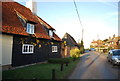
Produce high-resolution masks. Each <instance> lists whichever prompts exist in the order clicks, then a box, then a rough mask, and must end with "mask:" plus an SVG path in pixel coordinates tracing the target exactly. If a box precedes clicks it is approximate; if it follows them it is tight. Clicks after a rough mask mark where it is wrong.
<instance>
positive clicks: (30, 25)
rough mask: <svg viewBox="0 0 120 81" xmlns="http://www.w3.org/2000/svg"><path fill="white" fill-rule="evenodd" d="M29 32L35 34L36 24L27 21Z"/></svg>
mask: <svg viewBox="0 0 120 81" xmlns="http://www.w3.org/2000/svg"><path fill="white" fill-rule="evenodd" d="M27 32H28V33H29V34H34V24H30V23H27Z"/></svg>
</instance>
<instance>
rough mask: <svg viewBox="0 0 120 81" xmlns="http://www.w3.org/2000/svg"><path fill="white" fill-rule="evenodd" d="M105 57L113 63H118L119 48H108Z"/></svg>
mask: <svg viewBox="0 0 120 81" xmlns="http://www.w3.org/2000/svg"><path fill="white" fill-rule="evenodd" d="M107 59H108V62H111V63H112V64H113V65H120V49H114V50H110V51H109V53H108V56H107Z"/></svg>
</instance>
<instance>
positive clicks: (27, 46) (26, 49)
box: [22, 44, 34, 54]
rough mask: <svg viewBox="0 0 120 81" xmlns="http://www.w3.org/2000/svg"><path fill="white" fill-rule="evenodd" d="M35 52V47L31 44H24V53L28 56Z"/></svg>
mask: <svg viewBox="0 0 120 81" xmlns="http://www.w3.org/2000/svg"><path fill="white" fill-rule="evenodd" d="M33 50H34V46H33V45H31V44H23V47H22V53H23V54H26V53H33Z"/></svg>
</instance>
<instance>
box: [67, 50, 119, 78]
mask: <svg viewBox="0 0 120 81" xmlns="http://www.w3.org/2000/svg"><path fill="white" fill-rule="evenodd" d="M119 73H120V66H113V65H112V64H111V63H109V62H108V61H107V55H106V54H100V53H99V52H96V51H91V52H89V53H85V54H84V55H82V56H81V60H80V61H79V63H78V64H77V66H76V68H75V70H74V71H73V73H72V74H71V75H70V76H69V77H68V79H118V78H119V76H118V75H119Z"/></svg>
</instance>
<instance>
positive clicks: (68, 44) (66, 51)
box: [62, 33, 78, 57]
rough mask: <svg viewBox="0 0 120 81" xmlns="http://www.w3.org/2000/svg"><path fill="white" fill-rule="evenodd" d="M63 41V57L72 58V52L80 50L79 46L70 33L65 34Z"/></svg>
mask: <svg viewBox="0 0 120 81" xmlns="http://www.w3.org/2000/svg"><path fill="white" fill-rule="evenodd" d="M62 40H63V44H62V56H63V57H70V50H71V49H75V48H78V44H77V43H76V41H75V39H74V38H73V37H72V36H71V35H70V34H68V33H65V35H64V36H63V38H62Z"/></svg>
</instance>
